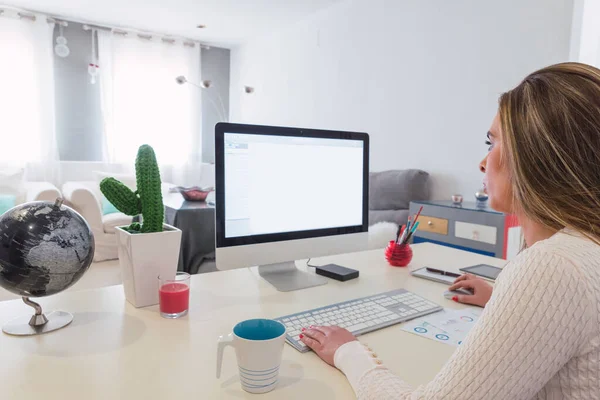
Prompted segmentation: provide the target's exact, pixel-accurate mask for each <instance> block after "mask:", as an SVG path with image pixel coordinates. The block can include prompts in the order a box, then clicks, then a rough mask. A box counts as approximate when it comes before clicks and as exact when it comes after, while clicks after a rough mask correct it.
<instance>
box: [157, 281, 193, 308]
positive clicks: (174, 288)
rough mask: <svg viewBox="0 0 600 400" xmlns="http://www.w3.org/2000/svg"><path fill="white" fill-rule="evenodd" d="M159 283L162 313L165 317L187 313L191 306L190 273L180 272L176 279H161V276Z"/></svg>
mask: <svg viewBox="0 0 600 400" xmlns="http://www.w3.org/2000/svg"><path fill="white" fill-rule="evenodd" d="M158 284H159V286H158V288H159V289H158V299H159V303H160V315H161V316H163V317H165V318H179V317H183V316H184V315H186V314H187V313H188V308H189V306H190V275H189V274H188V273H185V272H178V273H177V274H176V275H175V279H161V277H160V276H159V277H158Z"/></svg>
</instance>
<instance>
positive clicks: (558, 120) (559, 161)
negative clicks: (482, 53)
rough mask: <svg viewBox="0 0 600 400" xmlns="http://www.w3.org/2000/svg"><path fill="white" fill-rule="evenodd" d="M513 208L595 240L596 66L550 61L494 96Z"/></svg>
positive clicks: (599, 200)
mask: <svg viewBox="0 0 600 400" xmlns="http://www.w3.org/2000/svg"><path fill="white" fill-rule="evenodd" d="M499 103H500V104H499V115H500V124H501V128H502V132H503V136H502V141H503V142H502V149H503V150H502V156H501V157H502V160H503V162H504V161H506V162H507V166H508V170H509V175H510V178H511V180H512V187H513V199H512V201H513V209H514V210H515V211H519V212H521V213H523V215H526V216H527V217H528V218H530V219H531V220H532V221H535V222H537V223H540V224H542V225H544V226H545V227H547V228H550V229H554V230H560V229H562V228H565V227H566V228H571V229H573V230H576V231H578V232H580V233H581V234H583V235H585V236H587V237H588V238H590V239H592V240H593V241H594V242H596V243H598V244H600V70H599V69H598V68H594V67H592V66H589V65H585V64H579V63H563V64H557V65H552V66H550V67H546V68H543V69H540V70H539V71H536V72H534V73H532V74H530V75H529V76H527V77H526V78H525V79H524V80H523V81H522V82H521V83H520V84H519V85H518V86H517V87H516V88H514V89H513V90H511V91H509V92H506V93H504V94H503V95H502V96H501V97H500V101H499Z"/></svg>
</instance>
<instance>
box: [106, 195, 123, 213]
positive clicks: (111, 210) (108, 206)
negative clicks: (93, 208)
mask: <svg viewBox="0 0 600 400" xmlns="http://www.w3.org/2000/svg"><path fill="white" fill-rule="evenodd" d="M118 212H120V211H119V210H118V209H117V207H115V206H114V205H113V203H111V202H110V201H108V199H107V198H106V197H104V196H102V215H107V214H114V213H118Z"/></svg>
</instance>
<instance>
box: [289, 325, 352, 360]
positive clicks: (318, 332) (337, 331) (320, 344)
mask: <svg viewBox="0 0 600 400" xmlns="http://www.w3.org/2000/svg"><path fill="white" fill-rule="evenodd" d="M300 340H301V341H302V342H303V343H304V344H306V345H307V346H308V347H310V348H311V349H312V350H313V351H314V352H315V353H317V355H318V356H319V357H321V358H322V359H323V361H325V362H326V363H327V364H329V365H331V366H333V367H335V365H334V363H333V356H334V355H335V352H336V350H337V349H339V348H340V347H341V346H342V345H343V344H346V343H348V342H353V341H355V340H357V339H356V338H355V337H354V335H353V334H351V333H350V332H348V331H347V330H345V329H343V328H340V327H338V326H311V327H310V328H308V329H303V330H302V337H301V338H300Z"/></svg>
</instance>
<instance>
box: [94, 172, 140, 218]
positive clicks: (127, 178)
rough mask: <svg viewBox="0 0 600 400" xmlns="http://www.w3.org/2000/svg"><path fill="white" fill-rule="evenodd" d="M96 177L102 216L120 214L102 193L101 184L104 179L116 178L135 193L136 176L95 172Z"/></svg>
mask: <svg viewBox="0 0 600 400" xmlns="http://www.w3.org/2000/svg"><path fill="white" fill-rule="evenodd" d="M94 177H95V178H96V187H97V188H98V192H99V193H100V206H101V207H102V215H108V214H113V213H118V212H120V211H119V210H117V208H116V207H115V206H114V205H112V203H111V202H110V201H108V199H107V198H106V197H104V194H102V192H101V191H100V182H102V180H104V178H115V179H116V180H118V181H121V183H123V184H124V185H125V186H127V187H128V188H129V189H131V190H133V191H134V192H135V190H136V186H137V185H136V181H135V175H129V174H114V173H112V172H103V171H94Z"/></svg>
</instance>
